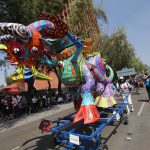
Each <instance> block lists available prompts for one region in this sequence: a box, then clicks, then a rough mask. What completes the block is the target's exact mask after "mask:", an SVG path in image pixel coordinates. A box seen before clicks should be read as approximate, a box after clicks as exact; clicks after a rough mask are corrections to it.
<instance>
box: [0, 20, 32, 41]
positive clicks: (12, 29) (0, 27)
mask: <svg viewBox="0 0 150 150" xmlns="http://www.w3.org/2000/svg"><path fill="white" fill-rule="evenodd" d="M0 34H10V35H12V36H14V37H15V38H16V39H18V40H20V41H21V42H23V43H28V42H29V40H30V38H31V32H30V30H28V29H27V28H26V27H25V26H24V25H22V24H17V23H0Z"/></svg>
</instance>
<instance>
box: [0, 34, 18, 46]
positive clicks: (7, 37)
mask: <svg viewBox="0 0 150 150" xmlns="http://www.w3.org/2000/svg"><path fill="white" fill-rule="evenodd" d="M15 39H16V38H15V37H14V36H11V35H2V36H0V43H1V44H6V45H7V43H8V42H10V41H11V40H15Z"/></svg>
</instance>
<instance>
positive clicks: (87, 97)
mask: <svg viewBox="0 0 150 150" xmlns="http://www.w3.org/2000/svg"><path fill="white" fill-rule="evenodd" d="M81 96H82V99H83V100H82V104H81V106H86V105H95V102H94V98H93V96H92V94H91V93H89V92H85V93H84V94H82V95H81Z"/></svg>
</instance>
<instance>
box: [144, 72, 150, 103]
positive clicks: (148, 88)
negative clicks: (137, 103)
mask: <svg viewBox="0 0 150 150" xmlns="http://www.w3.org/2000/svg"><path fill="white" fill-rule="evenodd" d="M144 83H145V86H146V91H147V94H148V98H149V101H150V75H148V76H147V77H146V79H145V82H144Z"/></svg>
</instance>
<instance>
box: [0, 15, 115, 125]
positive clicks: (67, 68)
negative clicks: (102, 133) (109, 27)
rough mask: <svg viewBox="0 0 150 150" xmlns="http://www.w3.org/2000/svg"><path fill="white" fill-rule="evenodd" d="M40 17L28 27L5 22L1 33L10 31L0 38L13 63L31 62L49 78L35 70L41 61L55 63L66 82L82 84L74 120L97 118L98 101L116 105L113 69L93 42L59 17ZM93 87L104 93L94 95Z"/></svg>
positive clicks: (49, 63) (105, 104)
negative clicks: (75, 33)
mask: <svg viewBox="0 0 150 150" xmlns="http://www.w3.org/2000/svg"><path fill="white" fill-rule="evenodd" d="M40 19H42V20H40V21H36V22H34V23H32V24H30V25H29V26H27V27H25V26H23V25H20V24H6V23H1V24H0V34H7V35H3V36H1V37H0V39H1V43H2V44H5V45H6V46H7V53H8V55H9V56H10V59H11V60H12V61H13V62H15V61H16V62H18V64H19V66H24V65H25V66H26V65H27V66H28V68H30V69H31V71H33V72H34V73H35V75H36V76H42V77H43V78H46V79H49V78H48V77H47V76H45V75H43V74H42V75H41V74H40V73H38V72H37V71H36V70H35V65H36V64H37V61H38V62H39V61H40V62H41V63H45V64H47V65H51V66H55V67H56V68H57V71H58V76H59V78H60V79H61V81H62V83H63V84H64V85H66V86H78V87H79V88H78V89H80V91H81V97H80V96H76V97H77V98H79V99H80V98H82V103H81V106H80V108H79V110H78V112H77V114H76V115H75V119H74V122H77V121H80V120H82V119H84V123H85V124H87V123H93V122H95V121H97V120H98V119H99V118H100V114H99V112H98V110H97V108H96V105H95V104H97V106H98V107H104V108H107V107H110V106H112V105H114V104H116V102H115V100H114V99H113V96H112V95H111V91H110V90H111V89H110V85H109V83H110V81H111V80H112V78H113V71H112V69H111V68H110V67H109V66H108V65H106V64H105V63H104V61H103V60H102V59H101V58H100V56H99V54H98V53H93V50H90V49H89V46H90V45H91V44H92V43H93V41H80V40H79V39H77V38H76V37H75V36H73V35H72V34H71V33H69V32H68V28H67V25H66V24H65V23H64V22H63V21H61V20H60V19H59V18H58V17H55V16H52V15H50V14H46V13H45V14H42V15H41V16H40ZM45 46H48V47H49V48H50V53H51V57H52V58H54V59H53V60H52V59H49V57H48V55H49V54H48V53H47V51H44V47H45ZM106 69H108V70H109V72H110V76H109V77H107V76H106ZM93 89H96V91H101V95H98V96H97V97H94V96H93ZM109 89H110V90H109ZM75 92H76V91H75V90H74V92H73V93H74V94H75ZM95 99H96V103H95Z"/></svg>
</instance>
